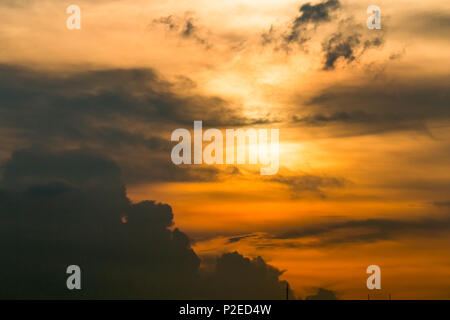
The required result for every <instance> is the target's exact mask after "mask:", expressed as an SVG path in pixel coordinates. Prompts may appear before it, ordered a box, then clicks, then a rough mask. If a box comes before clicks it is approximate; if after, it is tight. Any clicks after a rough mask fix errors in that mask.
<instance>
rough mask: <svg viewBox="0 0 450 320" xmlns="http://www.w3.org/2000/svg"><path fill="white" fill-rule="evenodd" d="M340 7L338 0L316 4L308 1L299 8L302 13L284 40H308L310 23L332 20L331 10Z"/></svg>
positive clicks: (289, 41) (315, 23)
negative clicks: (307, 32)
mask: <svg viewBox="0 0 450 320" xmlns="http://www.w3.org/2000/svg"><path fill="white" fill-rule="evenodd" d="M338 8H340V3H339V1H338V0H328V1H325V2H321V3H318V4H315V5H311V3H306V4H304V5H302V6H301V7H300V8H299V12H300V15H299V16H298V17H296V18H295V19H294V21H293V22H292V25H291V28H290V30H289V33H288V34H287V35H286V36H285V38H284V40H285V41H286V42H287V43H291V42H299V43H303V42H305V41H307V40H308V36H307V35H306V31H307V28H306V26H307V25H308V24H313V25H317V24H319V23H322V22H327V21H330V20H331V12H332V11H334V10H337V9H338Z"/></svg>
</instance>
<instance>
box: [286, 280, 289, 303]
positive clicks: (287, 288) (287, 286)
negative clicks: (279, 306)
mask: <svg viewBox="0 0 450 320" xmlns="http://www.w3.org/2000/svg"><path fill="white" fill-rule="evenodd" d="M286 300H289V283H286Z"/></svg>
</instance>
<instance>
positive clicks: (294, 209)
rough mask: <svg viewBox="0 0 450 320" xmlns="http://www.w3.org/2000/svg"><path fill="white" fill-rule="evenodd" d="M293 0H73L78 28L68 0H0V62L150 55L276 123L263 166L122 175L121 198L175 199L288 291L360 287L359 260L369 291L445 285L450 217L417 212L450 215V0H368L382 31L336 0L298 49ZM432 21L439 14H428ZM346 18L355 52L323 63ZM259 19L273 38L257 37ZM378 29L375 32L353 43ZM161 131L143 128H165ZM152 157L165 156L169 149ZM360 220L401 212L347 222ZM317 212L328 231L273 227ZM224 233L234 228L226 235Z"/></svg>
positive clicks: (94, 62)
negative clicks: (272, 158) (273, 148)
mask: <svg viewBox="0 0 450 320" xmlns="http://www.w3.org/2000/svg"><path fill="white" fill-rule="evenodd" d="M306 2H307V1H292V0H282V1H279V0H278V1H275V0H258V1H256V0H253V1H252V0H232V1H207V0H194V1H174V0H172V1H162V0H161V1H160V0H155V1H126V0H117V1H98V2H95V3H93V2H92V1H87V0H79V1H75V3H78V4H79V5H80V7H81V10H82V28H81V30H76V31H69V30H67V29H66V28H65V20H66V18H67V14H66V13H65V8H66V5H67V4H66V3H65V2H61V1H52V0H44V1H39V2H31V3H29V4H28V3H25V2H20V1H18V5H10V6H8V5H6V4H5V5H0V6H1V10H0V21H1V22H0V43H1V45H0V50H1V54H0V62H1V63H4V64H17V65H25V66H28V67H31V68H34V69H38V70H46V71H48V72H55V73H61V74H65V73H66V74H70V73H73V72H79V71H83V70H97V69H102V68H142V67H148V68H154V69H155V70H156V71H157V72H158V74H159V75H160V76H161V77H162V78H163V79H167V81H171V82H172V83H173V84H174V85H173V86H174V90H177V92H178V93H180V94H181V95H183V94H185V95H194V96H195V95H208V96H217V97H220V98H222V99H224V100H226V101H227V103H228V104H229V106H231V107H230V108H231V110H235V111H236V112H238V113H239V114H240V115H242V116H244V117H247V118H248V119H256V118H264V119H266V120H267V124H263V125H259V127H262V128H279V129H280V155H279V156H280V171H279V173H278V174H277V175H275V176H273V177H261V176H260V175H259V174H258V172H259V170H258V169H259V167H258V166H237V168H238V169H239V170H240V174H239V175H231V174H229V173H228V171H227V166H225V165H224V166H218V167H217V169H218V170H219V172H220V175H219V178H218V179H217V180H211V181H201V182H196V181H189V182H185V181H149V182H145V181H144V182H142V181H140V182H139V183H138V182H134V181H131V180H130V181H129V182H128V183H127V190H128V195H129V197H130V198H131V199H132V200H133V201H139V200H144V199H148V198H150V199H155V200H157V201H161V202H165V203H169V204H170V205H171V206H172V207H173V210H174V214H175V222H176V226H177V227H179V228H180V229H181V230H183V231H184V232H186V234H188V235H189V236H190V237H191V238H192V239H194V241H195V243H194V249H195V251H196V253H197V254H198V255H199V256H201V257H202V256H203V257H206V256H209V255H215V254H218V253H221V252H225V251H232V250H238V251H239V252H240V253H242V254H245V255H247V256H257V255H260V256H262V257H263V258H264V259H265V260H266V261H267V262H268V263H270V264H272V265H274V266H276V267H277V268H279V269H282V270H286V272H285V273H284V275H283V278H284V279H286V280H288V281H289V282H290V283H291V286H292V287H293V289H294V291H295V292H296V294H297V295H298V296H299V297H304V296H306V295H308V294H310V293H312V292H313V291H314V290H315V288H317V287H324V288H327V289H330V290H335V291H336V292H337V295H338V297H340V298H355V299H365V298H367V294H368V293H369V291H368V290H367V288H366V278H367V275H366V273H365V270H366V268H367V266H369V265H371V264H376V265H379V266H380V267H381V272H382V292H378V293H374V292H370V294H373V295H374V296H377V297H379V298H384V297H387V294H388V293H391V294H392V297H393V298H394V299H395V298H399V299H408V298H414V299H416V298H424V299H431V298H442V299H449V298H450V254H449V253H450V252H449V250H450V249H449V248H450V246H449V244H450V241H449V240H450V238H449V236H450V228H442V229H439V228H437V227H435V226H434V225H433V228H435V229H431V230H430V229H427V225H426V223H425V222H424V226H423V228H422V227H421V224H420V223H421V222H423V221H425V220H426V219H434V220H436V221H441V220H442V221H443V222H442V224H443V225H444V224H448V223H449V222H448V221H449V214H450V212H449V210H450V209H449V200H450V199H449V194H450V192H449V190H450V170H449V161H448V159H449V156H450V121H449V119H450V117H449V113H448V108H449V105H448V104H447V106H446V107H447V111H446V112H444V114H443V115H442V116H441V115H440V112H441V114H442V111H441V110H444V111H445V109H443V108H444V107H445V105H443V104H444V103H445V102H448V92H449V91H448V83H449V82H448V80H449V72H448V71H449V70H450V61H449V60H448V52H449V49H450V43H449V42H448V31H449V24H448V21H449V20H448V19H449V17H450V3H449V2H448V1H444V0H433V1H426V2H423V1H413V2H411V1H396V2H395V3H393V2H392V1H386V0H383V1H381V0H380V1H377V2H376V4H377V5H378V6H379V7H380V8H381V9H382V25H383V29H382V30H372V31H370V30H367V28H365V21H366V18H367V15H366V12H365V9H366V8H367V6H368V5H370V4H372V1H356V0H351V1H345V0H343V1H341V8H340V9H338V10H336V12H330V15H332V17H330V19H329V21H324V22H320V23H318V24H317V25H314V24H312V25H311V24H310V25H308V26H307V29H306V30H305V31H304V32H305V33H306V34H307V37H308V38H309V40H308V41H307V42H306V43H305V44H304V47H301V46H298V45H296V44H291V45H290V47H289V50H285V49H283V48H282V45H283V40H282V39H283V34H286V32H288V31H287V30H289V28H291V27H292V23H293V21H294V19H295V17H297V16H298V15H299V11H298V8H299V7H300V6H301V5H302V4H304V3H306ZM22 3H23V4H22ZM312 3H313V4H316V3H318V2H317V1H315V2H312ZM169 15H172V16H173V21H174V23H176V24H179V26H180V28H182V26H183V24H184V23H185V22H186V21H188V20H189V19H191V20H189V21H193V23H194V24H195V26H196V29H195V33H194V34H193V35H192V36H190V37H183V36H180V30H181V29H180V30H175V31H174V30H170V29H168V28H167V26H165V25H163V24H161V23H158V22H157V20H158V19H159V18H161V17H167V16H169ZM439 19H442V21H446V24H445V23H439V22H435V23H431V22H430V21H440V20H439ZM356 25H358V26H359V27H360V29H357V30H358V32H359V33H360V41H361V43H359V44H355V47H354V48H353V49H354V52H353V54H354V59H352V60H346V59H345V58H344V57H343V56H340V58H339V59H337V61H336V62H335V64H334V65H333V68H331V69H330V70H324V67H323V66H324V59H325V55H324V43H326V41H328V40H329V36H330V35H331V34H333V32H340V33H341V35H344V38H345V35H346V34H347V33H348V32H352V30H351V29H352V28H355V27H352V26H356ZM271 26H272V27H273V29H274V30H275V33H276V34H275V36H274V37H275V40H273V42H272V43H271V44H268V45H262V44H261V43H262V40H261V39H262V37H261V36H262V34H264V33H266V32H268V31H269V30H270V27H271ZM361 26H362V27H361ZM349 29H350V30H349ZM277 32H278V34H277ZM446 32H447V34H446ZM378 36H379V37H380V38H382V45H380V46H373V47H368V48H367V49H365V48H364V41H365V40H370V41H372V40H373V38H374V37H378ZM277 39H278V40H277ZM280 39H281V40H280ZM277 41H278V42H277ZM280 43H281V44H280ZM284 45H286V44H284ZM373 92H375V93H376V95H375V93H373ZM445 92H446V93H445ZM416 94H417V96H416ZM427 95H429V96H427ZM408 99H411V101H409V100H408ZM421 99H423V100H421ZM442 101H444V102H443V103H442ZM440 103H441V104H442V105H440ZM409 106H411V108H409ZM204 108H205V110H207V109H208V108H209V106H208V105H205V106H204ZM439 108H441V109H439ZM318 115H320V116H321V117H320V116H318ZM352 117H354V119H353V118H352ZM199 120H202V119H199ZM99 122H101V120H100V119H99ZM120 125H122V126H124V127H127V128H131V127H132V129H133V130H135V131H136V132H137V131H139V132H147V131H150V130H153V129H152V128H151V127H150V126H147V125H146V124H145V123H136V124H131V125H130V124H128V123H121V124H120ZM225 126H226V124H225ZM204 127H205V128H206V127H208V123H207V122H204ZM230 127H233V125H232V124H230ZM174 129H176V127H174V128H171V127H170V125H168V127H167V128H164V130H161V131H160V132H152V133H153V134H157V135H160V136H161V137H163V138H165V139H167V138H168V137H169V135H168V133H170V131H171V130H174ZM187 129H190V130H191V129H192V125H191V127H188V128H187ZM14 145H15V143H11V145H10V146H9V145H8V147H7V148H13V147H14ZM172 145H173V144H171V146H172ZM139 152H140V151H136V155H140V153H139ZM165 156H167V161H168V162H169V161H170V152H166V153H163V154H162V157H165ZM164 159H165V158H164ZM141 162H143V163H144V164H145V158H144V157H143V158H142V159H141ZM148 170H149V171H151V170H152V166H151V164H149V165H148ZM255 172H256V174H255ZM305 177H306V178H305ZM336 181H337V182H336ZM368 219H369V220H370V219H375V220H376V219H381V220H382V222H383V223H384V222H385V220H393V221H395V223H397V222H398V221H400V222H402V221H406V222H407V223H406V225H402V224H400V223H399V224H398V225H397V224H395V225H394V227H392V226H391V227H389V226H388V227H386V229H383V228H384V227H383V226H384V224H383V223H380V224H376V226H375V227H374V226H373V224H372V221H370V223H368V225H367V226H365V225H358V226H356V227H355V226H353V225H350V226H349V225H347V224H345V223H346V222H348V221H367V220H368ZM411 221H412V222H415V221H419V222H418V224H417V225H415V224H414V223H410V222H411ZM340 223H341V224H343V225H341V224H340ZM336 225H337V226H336ZM317 226H326V230H325V231H323V232H311V233H310V234H308V235H307V236H302V237H289V238H287V237H284V238H283V237H282V236H281V235H284V234H285V233H288V232H292V231H295V230H310V229H314V228H316V227H317ZM380 226H381V227H380ZM371 228H375V229H376V230H375V231H374V229H371ZM380 228H381V229H380ZM436 228H437V230H436ZM383 231H384V232H383ZM373 233H375V236H373V237H372V234H373ZM359 234H360V235H361V236H360V237H357V235H359ZM349 235H352V236H355V238H352V237H349ZM236 236H246V237H244V238H242V239H240V240H239V241H235V242H229V239H230V238H232V237H236ZM349 239H350V240H349ZM352 239H353V240H352ZM328 240H329V241H328Z"/></svg>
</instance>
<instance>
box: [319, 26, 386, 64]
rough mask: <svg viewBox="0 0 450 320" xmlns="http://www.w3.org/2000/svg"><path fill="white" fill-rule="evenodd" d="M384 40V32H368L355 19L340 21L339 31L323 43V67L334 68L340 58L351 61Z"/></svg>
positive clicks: (379, 44)
mask: <svg viewBox="0 0 450 320" xmlns="http://www.w3.org/2000/svg"><path fill="white" fill-rule="evenodd" d="M383 42H384V40H383V33H382V32H378V31H377V32H376V33H375V35H373V34H372V33H371V34H368V31H367V30H366V29H364V27H363V26H361V25H360V24H356V23H354V22H353V19H344V20H342V21H341V22H340V24H339V28H338V31H337V32H334V33H333V34H331V35H330V36H329V37H328V38H327V39H325V40H324V41H323V43H322V51H323V55H324V65H323V69H324V70H332V69H334V68H335V66H336V63H337V61H338V60H339V59H342V60H344V61H345V62H347V63H350V62H352V61H354V60H355V59H357V58H358V57H360V56H362V55H363V54H364V52H365V51H366V50H368V49H370V48H376V47H379V46H381V45H382V44H383Z"/></svg>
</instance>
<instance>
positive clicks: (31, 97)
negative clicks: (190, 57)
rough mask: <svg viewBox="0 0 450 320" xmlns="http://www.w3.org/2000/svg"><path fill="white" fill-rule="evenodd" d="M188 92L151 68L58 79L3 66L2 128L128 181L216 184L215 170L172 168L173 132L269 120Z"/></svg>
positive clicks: (0, 67) (0, 93)
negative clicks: (100, 159)
mask: <svg viewBox="0 0 450 320" xmlns="http://www.w3.org/2000/svg"><path fill="white" fill-rule="evenodd" d="M185 85H186V86H188V88H187V89H188V90H189V89H192V83H191V82H187V81H186V79H183V81H179V82H175V83H173V82H169V81H167V80H164V79H163V78H161V76H159V75H158V74H157V73H156V72H155V71H154V70H152V69H109V70H96V71H84V72H79V73H70V74H66V73H58V74H57V73H51V72H44V71H42V72H41V71H35V70H31V69H28V68H24V67H18V66H8V65H0V126H1V127H2V128H3V129H5V130H9V132H10V134H9V137H10V138H11V137H17V138H20V139H22V140H24V141H25V143H26V144H27V145H43V146H46V147H51V148H53V149H58V148H66V147H67V146H69V145H70V146H72V147H76V146H79V147H88V148H91V149H97V150H100V151H102V152H104V153H108V154H109V155H110V156H112V157H113V158H114V159H115V160H117V161H119V162H120V165H121V167H124V168H125V172H124V174H125V179H126V180H127V181H128V179H132V180H133V181H134V182H144V181H143V180H144V179H149V180H148V181H156V180H158V181H194V180H196V179H205V180H210V179H214V176H215V175H216V172H215V171H214V170H212V169H204V168H200V169H197V168H196V169H197V170H193V169H192V168H188V167H184V168H181V167H176V166H175V165H173V164H172V163H171V161H170V149H171V148H172V146H173V144H172V143H171V142H170V141H169V140H170V134H171V132H172V130H174V129H176V128H180V127H184V128H188V129H189V128H192V126H193V121H194V120H199V119H201V120H203V121H204V124H205V126H206V125H207V126H209V127H219V128H220V127H223V126H227V127H232V126H245V125H250V124H256V123H262V122H265V121H266V119H248V118H245V117H242V116H240V112H239V110H237V109H236V108H234V107H232V106H231V105H230V103H229V102H227V101H225V100H223V99H221V98H219V97H214V96H202V95H198V94H188V93H182V92H185V91H183V86H185ZM130 124H131V125H130ZM143 159H145V163H144V162H143V161H144V160H143ZM150 168H151V169H150ZM161 170H164V173H165V174H164V175H163V173H162V171H161ZM194 171H195V172H194Z"/></svg>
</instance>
